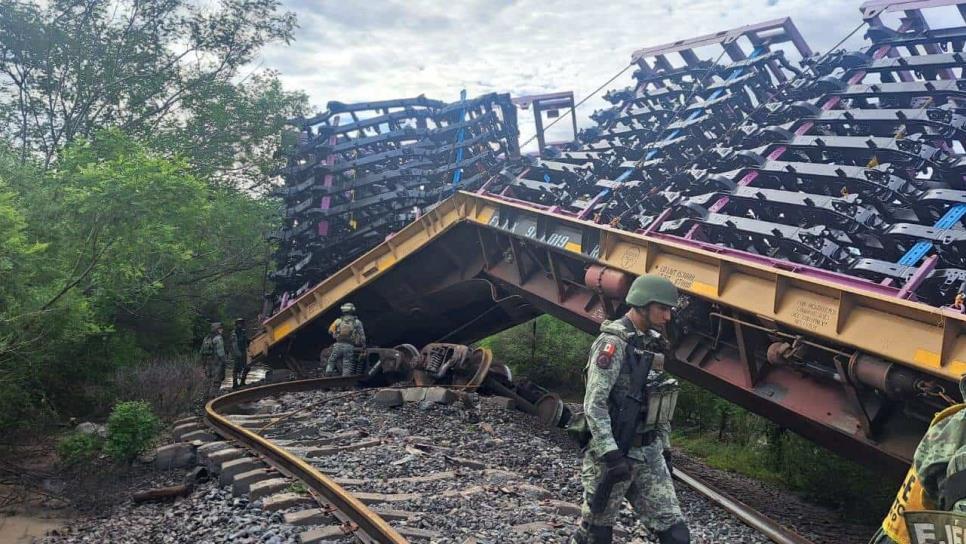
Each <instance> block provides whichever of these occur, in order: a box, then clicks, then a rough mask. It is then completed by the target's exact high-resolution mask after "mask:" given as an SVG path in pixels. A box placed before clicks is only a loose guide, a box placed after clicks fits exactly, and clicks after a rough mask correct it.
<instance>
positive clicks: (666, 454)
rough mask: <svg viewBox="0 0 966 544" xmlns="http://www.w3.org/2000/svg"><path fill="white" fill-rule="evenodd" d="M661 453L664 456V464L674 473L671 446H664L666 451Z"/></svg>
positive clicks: (669, 472)
mask: <svg viewBox="0 0 966 544" xmlns="http://www.w3.org/2000/svg"><path fill="white" fill-rule="evenodd" d="M661 455H663V456H664V464H665V465H667V471H668V474H672V475H673V474H674V464H673V463H672V462H671V448H664V451H663V452H661Z"/></svg>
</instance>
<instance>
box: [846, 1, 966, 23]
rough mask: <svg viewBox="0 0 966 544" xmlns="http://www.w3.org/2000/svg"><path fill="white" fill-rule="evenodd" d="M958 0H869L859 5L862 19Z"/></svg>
mask: <svg viewBox="0 0 966 544" xmlns="http://www.w3.org/2000/svg"><path fill="white" fill-rule="evenodd" d="M959 3H960V0H869V1H868V2H865V3H863V4H862V5H861V6H860V7H859V11H860V12H862V18H863V19H866V20H868V19H872V18H875V17H878V16H879V15H881V14H883V13H888V12H893V11H909V10H918V9H927V8H938V7H941V6H954V5H956V4H959Z"/></svg>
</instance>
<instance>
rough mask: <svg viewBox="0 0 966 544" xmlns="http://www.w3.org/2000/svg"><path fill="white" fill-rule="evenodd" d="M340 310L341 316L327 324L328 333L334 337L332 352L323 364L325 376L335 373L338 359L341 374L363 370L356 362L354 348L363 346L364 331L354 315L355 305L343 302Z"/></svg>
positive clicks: (347, 374)
mask: <svg viewBox="0 0 966 544" xmlns="http://www.w3.org/2000/svg"><path fill="white" fill-rule="evenodd" d="M341 310H342V317H340V318H339V319H336V320H335V321H333V322H332V325H331V326H329V334H331V335H332V338H334V339H335V344H333V345H332V352H331V353H329V360H328V362H327V363H326V365H325V374H326V375H327V376H331V375H334V374H335V373H336V365H337V364H338V362H339V361H340V360H341V361H342V375H343V376H354V375H356V374H360V373H362V370H363V369H361V368H359V366H360V365H358V364H357V362H356V356H355V348H357V347H360V348H361V347H365V345H366V331H365V329H363V328H362V321H359V318H358V317H356V316H355V312H356V307H355V306H354V305H353V304H352V303H351V302H347V303H345V304H343V305H342V307H341Z"/></svg>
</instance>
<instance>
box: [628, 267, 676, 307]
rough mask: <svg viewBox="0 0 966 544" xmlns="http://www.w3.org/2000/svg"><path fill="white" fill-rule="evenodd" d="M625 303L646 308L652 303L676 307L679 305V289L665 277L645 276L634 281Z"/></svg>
mask: <svg viewBox="0 0 966 544" xmlns="http://www.w3.org/2000/svg"><path fill="white" fill-rule="evenodd" d="M624 302H626V303H627V304H629V305H630V306H637V307H644V306H647V305H648V304H650V303H652V302H657V303H659V304H664V305H665V306H675V305H677V303H678V288H677V287H675V286H674V284H673V283H671V282H670V280H668V279H667V278H665V277H663V276H656V275H653V274H651V275H649V274H645V275H643V276H639V277H638V278H637V279H636V280H634V283H632V284H631V288H630V289H629V290H628V291H627V297H626V298H625V299H624Z"/></svg>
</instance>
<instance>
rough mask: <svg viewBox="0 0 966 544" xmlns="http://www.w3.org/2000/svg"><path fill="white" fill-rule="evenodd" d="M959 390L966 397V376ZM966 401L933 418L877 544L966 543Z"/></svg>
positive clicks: (961, 378) (877, 538) (878, 536)
mask: <svg viewBox="0 0 966 544" xmlns="http://www.w3.org/2000/svg"><path fill="white" fill-rule="evenodd" d="M959 391H960V393H961V394H962V396H963V399H966V374H964V375H963V376H962V377H960V380H959ZM964 535H966V403H960V404H955V405H953V406H950V407H949V408H946V409H945V410H943V411H941V412H939V413H938V414H936V415H935V416H934V417H933V420H932V424H931V425H930V426H929V430H928V431H926V435H925V436H924V437H923V438H922V442H920V443H919V447H917V448H916V453H915V455H914V456H913V460H912V466H911V467H909V472H908V473H907V474H906V479H905V481H903V483H902V486H901V487H900V488H899V492H898V493H897V494H896V500H895V502H893V504H892V508H891V509H890V510H889V513H888V514H886V517H885V519H884V520H882V527H881V528H880V529H879V531H878V532H877V533H876V535H875V536H873V537H872V540H871V543H872V544H887V543H888V544H892V543H898V544H935V543H938V542H945V543H946V544H954V543H955V542H960V541H962V542H966V538H964Z"/></svg>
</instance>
